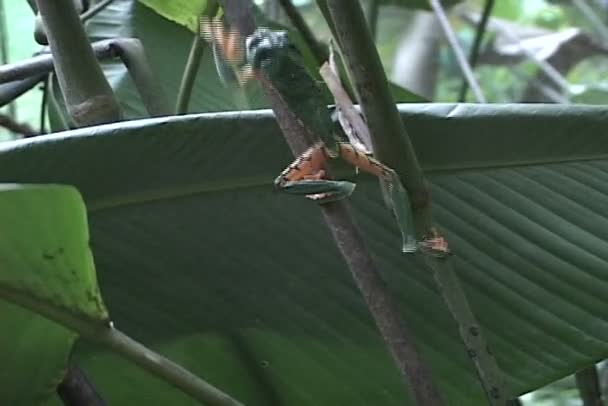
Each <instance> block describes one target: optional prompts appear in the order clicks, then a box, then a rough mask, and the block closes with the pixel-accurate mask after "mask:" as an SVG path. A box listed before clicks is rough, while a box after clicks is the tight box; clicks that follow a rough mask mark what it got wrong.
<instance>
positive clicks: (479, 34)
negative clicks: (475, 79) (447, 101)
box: [458, 0, 494, 103]
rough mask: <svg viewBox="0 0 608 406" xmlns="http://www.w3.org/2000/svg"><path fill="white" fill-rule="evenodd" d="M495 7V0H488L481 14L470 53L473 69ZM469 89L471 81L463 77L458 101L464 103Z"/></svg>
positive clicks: (470, 62)
mask: <svg viewBox="0 0 608 406" xmlns="http://www.w3.org/2000/svg"><path fill="white" fill-rule="evenodd" d="M493 8H494V0H486V4H485V6H484V7H483V13H482V14H481V20H480V21H479V23H478V24H477V29H476V30H475V40H473V47H472V48H471V52H470V53H469V64H470V65H471V69H473V68H474V67H475V65H476V64H477V58H478V57H479V50H480V49H481V42H482V40H483V37H484V34H485V32H486V28H487V26H488V20H489V18H490V15H491V14H492V9H493ZM468 89H469V82H467V80H465V79H463V81H462V85H461V86H460V93H459V94H458V102H460V103H462V102H464V101H465V100H466V98H467V90H468Z"/></svg>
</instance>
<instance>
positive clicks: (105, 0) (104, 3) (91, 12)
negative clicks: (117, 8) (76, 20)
mask: <svg viewBox="0 0 608 406" xmlns="http://www.w3.org/2000/svg"><path fill="white" fill-rule="evenodd" d="M113 1H114V0H101V1H100V2H99V3H96V4H95V5H94V6H93V7H91V8H90V9H88V10H87V11H85V12H84V13H82V14H81V15H80V21H82V22H83V23H85V22H86V21H87V20H89V19H90V18H93V17H95V16H96V15H97V14H98V13H99V12H100V11H102V10H104V9H105V8H106V7H108V6H109V5H110V3H112V2H113Z"/></svg>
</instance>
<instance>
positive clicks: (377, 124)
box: [327, 0, 507, 406]
mask: <svg viewBox="0 0 608 406" xmlns="http://www.w3.org/2000/svg"><path fill="white" fill-rule="evenodd" d="M327 5H328V8H329V11H330V14H331V18H332V20H333V24H334V27H335V32H336V33H337V35H338V36H339V37H340V41H339V42H340V44H342V46H343V52H344V55H345V59H346V62H347V65H348V67H349V69H350V70H351V73H352V77H353V78H354V84H355V87H356V88H357V90H358V92H359V94H360V95H361V108H362V110H363V112H364V115H365V117H366V119H367V123H368V125H369V127H370V132H371V134H372V140H373V142H374V151H375V153H376V155H377V157H378V158H379V159H380V160H381V161H383V162H385V163H386V164H388V165H389V166H391V167H393V168H394V169H395V170H396V171H397V173H398V175H399V176H400V177H401V181H402V183H403V184H404V186H405V187H406V189H407V190H408V192H409V193H410V200H411V201H412V203H413V204H412V205H413V207H414V208H415V210H414V216H415V219H416V223H417V226H418V233H419V234H420V235H421V237H423V238H424V236H425V235H428V234H427V233H429V232H430V231H431V229H432V225H433V219H432V216H431V210H430V196H429V194H428V190H427V187H426V182H425V179H424V175H423V173H422V170H421V169H420V166H419V164H418V160H417V158H416V154H415V152H414V149H413V146H412V144H411V141H410V140H409V137H408V136H407V133H406V132H405V128H404V126H403V122H402V121H401V119H400V117H399V114H398V112H397V108H396V106H395V104H394V102H393V101H392V99H391V96H390V93H389V92H388V86H387V80H386V76H385V74H384V70H383V69H382V65H381V63H380V57H379V56H378V52H377V50H376V48H375V46H374V43H373V41H372V39H371V35H370V33H369V30H367V27H366V23H365V16H364V15H363V11H362V10H361V8H360V7H359V6H358V3H354V4H353V2H352V1H350V0H327ZM422 255H423V256H424V260H425V263H426V265H427V267H428V268H430V269H431V271H432V272H433V276H434V278H435V282H436V284H437V287H438V289H439V292H440V294H441V296H442V298H443V300H444V302H445V304H446V307H447V308H448V310H449V311H450V313H451V315H452V317H453V318H454V320H455V321H456V323H457V325H458V331H459V333H460V336H461V339H462V341H463V343H464V345H465V349H466V351H467V353H468V354H469V356H470V357H471V359H472V361H473V363H474V365H475V367H476V368H477V372H478V375H479V377H480V381H481V384H482V386H483V388H484V389H485V392H486V394H487V397H488V400H489V401H490V403H491V404H492V405H501V406H504V404H505V403H506V400H507V393H506V390H505V384H504V382H503V377H502V372H501V371H500V369H499V368H498V365H497V364H496V361H495V359H494V356H493V355H492V353H491V351H490V348H489V346H488V345H487V342H486V340H485V338H484V336H483V332H482V330H481V328H480V326H479V324H478V323H477V320H476V318H475V315H474V314H473V312H472V310H471V308H470V305H469V303H468V300H467V298H466V295H465V293H464V291H463V289H462V287H461V285H460V282H459V280H458V277H457V276H456V274H455V272H454V269H453V268H452V265H451V262H450V261H449V259H440V258H435V257H432V256H431V255H429V254H425V253H423V254H422ZM421 404H425V403H421Z"/></svg>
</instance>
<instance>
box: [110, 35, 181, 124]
mask: <svg viewBox="0 0 608 406" xmlns="http://www.w3.org/2000/svg"><path fill="white" fill-rule="evenodd" d="M107 43H108V46H109V47H110V48H111V49H112V50H113V51H114V54H115V55H116V56H118V57H119V58H120V60H121V61H122V63H123V64H124V65H125V67H126V68H127V70H128V71H129V75H131V78H132V79H133V83H134V84H135V87H136V88H137V91H138V93H139V95H140V97H141V100H142V101H143V103H144V106H145V107H146V111H147V112H148V114H150V116H152V117H159V116H168V115H171V113H172V112H173V109H172V108H171V105H170V104H169V101H168V99H167V96H166V95H165V92H164V90H163V88H162V87H161V85H160V80H158V78H157V77H156V75H155V73H154V71H152V69H151V68H150V64H149V63H148V58H147V56H146V52H145V50H144V47H143V45H142V43H141V41H140V40H139V39H137V38H117V39H112V40H107Z"/></svg>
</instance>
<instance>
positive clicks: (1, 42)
mask: <svg viewBox="0 0 608 406" xmlns="http://www.w3.org/2000/svg"><path fill="white" fill-rule="evenodd" d="M7 42H8V32H7V28H6V14H5V9H4V0H0V63H2V65H4V64H7V63H8V60H9V57H8V46H7V45H6V44H7ZM8 116H9V117H10V118H11V119H12V120H15V119H16V118H17V110H16V108H15V103H9V104H8Z"/></svg>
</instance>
